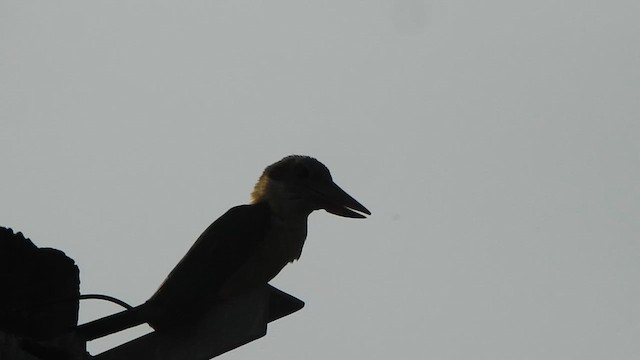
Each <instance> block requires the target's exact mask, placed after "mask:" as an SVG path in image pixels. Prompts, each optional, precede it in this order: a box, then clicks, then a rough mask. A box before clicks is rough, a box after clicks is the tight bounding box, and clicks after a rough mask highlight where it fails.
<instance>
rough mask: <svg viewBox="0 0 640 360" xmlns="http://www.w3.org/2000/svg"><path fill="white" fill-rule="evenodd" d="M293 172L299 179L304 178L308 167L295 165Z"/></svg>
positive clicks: (307, 175)
mask: <svg viewBox="0 0 640 360" xmlns="http://www.w3.org/2000/svg"><path fill="white" fill-rule="evenodd" d="M295 172H296V176H297V177H298V178H299V179H306V178H308V177H309V169H307V167H306V166H304V165H297V166H296V167H295Z"/></svg>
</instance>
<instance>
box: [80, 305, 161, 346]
mask: <svg viewBox="0 0 640 360" xmlns="http://www.w3.org/2000/svg"><path fill="white" fill-rule="evenodd" d="M149 314H150V308H149V304H148V303H144V304H142V305H139V306H136V307H134V308H131V309H128V310H125V311H121V312H119V313H115V314H113V315H109V316H106V317H103V318H101V319H97V320H94V321H91V322H88V323H86V324H82V325H79V326H78V327H76V330H75V331H76V334H78V336H80V337H82V338H83V339H85V340H86V341H90V340H93V339H97V338H100V337H103V336H106V335H109V334H113V333H116V332H118V331H122V330H125V329H128V328H130V327H134V326H137V325H140V324H142V323H144V322H147V321H149Z"/></svg>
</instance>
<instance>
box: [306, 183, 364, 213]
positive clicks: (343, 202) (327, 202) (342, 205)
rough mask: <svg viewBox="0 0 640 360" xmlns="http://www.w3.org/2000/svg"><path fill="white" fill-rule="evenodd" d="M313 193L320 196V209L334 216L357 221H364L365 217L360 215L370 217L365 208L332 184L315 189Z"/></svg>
mask: <svg viewBox="0 0 640 360" xmlns="http://www.w3.org/2000/svg"><path fill="white" fill-rule="evenodd" d="M314 191H315V192H316V193H318V195H320V198H321V203H322V204H324V206H323V207H322V208H323V209H325V210H326V211H327V212H330V213H332V214H334V215H338V216H344V217H349V218H358V219H364V218H365V217H366V216H364V215H362V214H361V213H364V214H367V215H371V212H370V211H369V210H367V208H366V207H364V206H363V205H362V204H360V203H359V202H358V201H357V200H356V199H354V198H352V197H351V195H349V194H347V193H346V192H345V191H344V190H342V189H341V188H340V187H339V186H338V185H336V184H335V183H334V182H331V183H330V184H327V185H326V186H322V187H321V188H315V189H314ZM354 210H355V211H354ZM356 211H358V212H356Z"/></svg>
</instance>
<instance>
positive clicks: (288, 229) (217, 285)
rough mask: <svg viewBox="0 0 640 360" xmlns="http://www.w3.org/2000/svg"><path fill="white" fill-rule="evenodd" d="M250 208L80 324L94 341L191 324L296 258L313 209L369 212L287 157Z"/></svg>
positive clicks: (312, 165) (315, 169) (311, 165)
mask: <svg viewBox="0 0 640 360" xmlns="http://www.w3.org/2000/svg"><path fill="white" fill-rule="evenodd" d="M252 197H253V202H252V204H251V205H241V206H237V207H234V208H232V209H231V210H229V211H228V212H227V213H226V214H224V215H223V216H221V217H220V218H219V219H218V220H216V221H215V222H214V223H213V224H211V226H209V228H207V229H206V230H205V231H204V233H203V234H202V235H201V236H200V237H199V238H198V240H197V241H196V242H195V244H194V245H193V246H192V247H191V249H190V250H189V251H188V252H187V254H186V255H185V256H184V258H183V259H182V260H181V261H180V262H179V263H178V265H177V266H176V267H175V268H174V269H173V271H172V272H171V273H170V274H169V276H168V277H167V279H166V280H165V282H164V283H163V284H162V285H161V286H160V288H159V289H158V291H157V292H156V293H155V294H154V295H153V296H152V297H151V298H150V299H149V300H148V301H147V302H145V303H144V304H142V305H140V306H138V307H135V308H133V309H131V310H127V311H123V312H121V313H117V314H114V315H112V316H108V317H106V318H103V319H98V320H96V321H93V322H90V323H87V324H84V325H81V326H79V327H78V329H77V333H78V335H79V336H81V337H83V338H85V339H87V340H91V339H95V338H98V337H101V336H105V335H108V334H111V333H113V332H117V331H120V330H123V329H126V328H128V327H132V326H135V325H139V324H141V323H143V322H147V323H148V324H150V325H151V326H152V327H153V328H154V329H156V330H157V331H172V329H175V328H178V327H181V326H182V325H184V324H187V323H194V322H195V321H197V320H198V319H200V318H201V317H202V315H203V314H204V313H207V311H209V310H210V307H211V306H213V305H212V304H221V303H224V302H227V301H230V299H240V298H245V297H246V294H247V293H250V292H253V291H254V290H256V289H257V288H261V287H264V285H265V284H267V282H268V281H270V280H271V279H273V277H275V276H276V275H277V274H278V273H279V272H280V270H282V268H283V267H284V266H285V265H286V264H288V263H289V262H293V261H294V260H297V259H298V258H299V257H300V254H301V252H302V247H303V245H304V241H305V239H306V236H307V217H308V216H309V214H310V213H311V212H312V211H314V210H319V209H325V210H326V211H328V212H330V213H333V214H336V215H339V216H344V217H351V218H364V217H365V216H364V215H362V214H360V213H358V212H355V211H353V210H357V211H359V212H361V213H365V214H369V215H370V214H371V213H370V212H369V210H367V209H366V208H365V207H364V206H363V205H362V204H360V203H359V202H358V201H356V200H355V199H354V198H352V197H351V196H349V195H348V194H347V193H346V192H344V191H343V190H342V189H341V188H340V187H338V185H336V184H335V183H334V182H333V180H332V178H331V174H330V173H329V169H327V167H326V166H324V165H323V164H322V163H320V162H319V161H318V160H316V159H314V158H311V157H308V156H297V155H292V156H288V157H285V158H284V159H282V160H280V161H278V162H276V163H275V164H272V165H270V166H268V167H267V168H266V169H265V171H264V173H263V174H262V176H261V177H260V179H259V180H258V183H257V184H256V185H255V188H254V190H253V193H252Z"/></svg>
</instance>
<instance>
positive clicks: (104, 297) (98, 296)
mask: <svg viewBox="0 0 640 360" xmlns="http://www.w3.org/2000/svg"><path fill="white" fill-rule="evenodd" d="M79 299H80V300H88V299H97V300H106V301H110V302H112V303H114V304H118V305H120V306H122V307H123V308H125V309H127V310H131V309H133V306H131V305H129V304H127V303H126V302H124V301H122V300H120V299H116V298H114V297H113V296H109V295H102V294H82V295H80V298H79Z"/></svg>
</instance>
